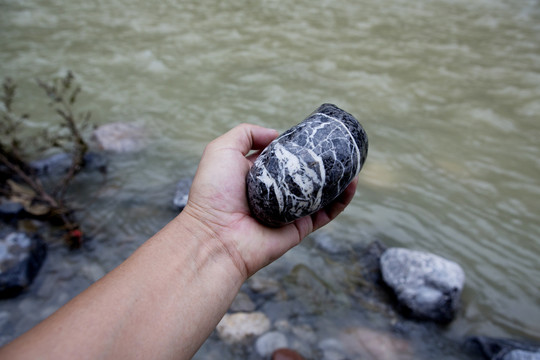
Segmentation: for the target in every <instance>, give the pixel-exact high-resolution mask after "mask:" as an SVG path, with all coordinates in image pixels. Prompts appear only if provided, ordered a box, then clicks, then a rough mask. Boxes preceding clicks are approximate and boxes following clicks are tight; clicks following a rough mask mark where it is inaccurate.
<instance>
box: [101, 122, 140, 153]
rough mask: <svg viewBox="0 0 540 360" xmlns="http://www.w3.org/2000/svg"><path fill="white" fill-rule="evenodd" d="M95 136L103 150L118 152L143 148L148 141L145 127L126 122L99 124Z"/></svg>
mask: <svg viewBox="0 0 540 360" xmlns="http://www.w3.org/2000/svg"><path fill="white" fill-rule="evenodd" d="M94 138H95V139H96V141H97V142H98V144H99V146H100V147H101V148H102V149H103V150H106V151H112V152H118V153H123V152H134V151H138V150H141V149H142V148H143V147H144V145H145V141H146V135H145V132H144V128H143V127H141V126H138V125H135V124H130V123H124V122H116V123H110V124H105V125H101V126H99V127H98V128H97V129H96V130H94Z"/></svg>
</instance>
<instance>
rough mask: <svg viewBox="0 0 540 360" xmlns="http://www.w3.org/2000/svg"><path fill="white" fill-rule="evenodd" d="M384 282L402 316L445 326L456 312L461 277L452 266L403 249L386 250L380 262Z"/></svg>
mask: <svg viewBox="0 0 540 360" xmlns="http://www.w3.org/2000/svg"><path fill="white" fill-rule="evenodd" d="M380 262H381V271H382V276H383V280H384V282H385V283H386V284H387V285H388V286H389V287H390V288H392V290H393V291H394V293H395V295H396V297H397V300H398V302H399V304H400V309H401V310H402V311H403V312H404V314H405V315H410V316H412V317H415V318H419V319H428V320H433V321H436V322H441V323H445V322H449V321H451V320H452V319H453V317H454V315H455V312H456V310H457V307H458V304H459V299H460V296H461V291H462V290H463V285H464V282H465V274H464V272H463V270H462V269H461V267H460V266H459V265H458V264H456V263H455V262H452V261H449V260H447V259H444V258H442V257H440V256H437V255H434V254H429V253H425V252H420V251H414V250H408V249H403V248H390V249H388V250H386V251H385V252H384V253H383V255H382V256H381V259H380Z"/></svg>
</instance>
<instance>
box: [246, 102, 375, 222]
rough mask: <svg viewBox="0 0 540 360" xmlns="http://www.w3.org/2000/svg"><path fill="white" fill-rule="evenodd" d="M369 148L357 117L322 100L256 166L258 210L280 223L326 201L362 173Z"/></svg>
mask: <svg viewBox="0 0 540 360" xmlns="http://www.w3.org/2000/svg"><path fill="white" fill-rule="evenodd" d="M367 151H368V138H367V135H366V133H365V131H364V129H363V128H362V126H361V125H360V123H359V122H358V120H356V119H355V118H354V117H353V116H352V115H351V114H349V113H347V112H345V111H343V110H341V109H340V108H338V107H337V106H335V105H332V104H323V105H321V106H320V107H319V108H318V109H317V110H315V112H314V113H313V114H311V115H310V116H309V117H308V118H306V119H305V120H304V121H302V122H301V123H300V124H298V125H296V126H294V127H292V128H291V129H289V130H288V131H286V132H285V133H283V134H282V135H280V136H279V137H278V138H277V139H275V140H274V141H272V143H270V145H268V146H267V147H266V148H265V149H264V150H263V151H262V152H261V154H260V155H259V157H258V158H257V160H256V161H255V163H254V164H253V166H252V167H251V169H250V171H249V173H248V175H247V179H246V181H247V193H248V202H249V207H250V209H251V211H252V213H253V215H254V216H255V217H256V218H257V219H258V220H259V221H260V222H261V223H263V224H265V225H268V226H273V227H278V226H282V225H285V224H287V223H290V222H292V221H294V220H296V219H299V218H301V217H303V216H306V215H310V214H312V213H314V212H316V211H317V210H319V209H321V208H323V207H325V206H326V205H328V204H329V203H330V202H332V200H334V199H335V198H336V197H338V196H339V195H340V194H341V193H342V192H343V191H344V190H345V188H346V187H347V185H349V183H350V182H351V181H352V180H353V179H354V177H355V176H356V175H358V173H359V172H360V169H361V168H362V166H363V164H364V162H365V160H366V156H367Z"/></svg>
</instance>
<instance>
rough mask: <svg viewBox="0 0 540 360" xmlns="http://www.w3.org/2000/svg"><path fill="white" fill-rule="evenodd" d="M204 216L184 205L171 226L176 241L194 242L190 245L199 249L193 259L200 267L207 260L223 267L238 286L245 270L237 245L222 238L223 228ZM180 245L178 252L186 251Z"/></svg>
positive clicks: (243, 278)
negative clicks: (196, 256)
mask: <svg viewBox="0 0 540 360" xmlns="http://www.w3.org/2000/svg"><path fill="white" fill-rule="evenodd" d="M203 219H205V217H204V216H201V214H199V211H197V210H195V209H193V208H192V207H190V206H186V208H184V210H183V211H182V212H181V213H180V214H179V215H178V216H177V217H176V218H175V219H174V220H173V221H172V222H171V224H170V225H171V226H173V227H174V228H175V230H174V231H175V233H176V234H177V235H176V236H175V237H176V238H177V240H178V238H180V239H181V241H182V242H184V241H188V242H193V246H194V247H196V248H198V251H196V252H195V253H196V254H198V259H196V260H197V262H198V266H199V267H201V268H202V267H204V264H207V263H212V265H213V266H217V267H222V268H223V271H225V272H226V273H227V274H228V275H229V276H230V277H231V279H234V280H235V282H238V283H239V284H240V285H241V284H242V283H243V282H244V281H246V280H247V278H248V274H247V270H246V267H245V265H244V262H243V260H242V258H241V256H240V255H239V253H238V251H237V250H236V248H233V247H232V246H230V244H228V243H227V242H226V241H224V240H223V235H224V233H225V232H226V229H222V228H219V226H218V225H216V224H208V223H207V222H206V221H205V220H203ZM216 227H218V228H216ZM182 248H183V249H180V251H185V247H184V246H182Z"/></svg>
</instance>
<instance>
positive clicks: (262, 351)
mask: <svg viewBox="0 0 540 360" xmlns="http://www.w3.org/2000/svg"><path fill="white" fill-rule="evenodd" d="M287 345H288V341H287V337H286V336H285V335H283V334H282V333H280V332H279V331H270V332H267V333H266V334H264V335H262V336H260V337H259V338H258V339H257V341H256V342H255V349H256V350H257V353H258V354H259V355H260V356H262V357H263V358H267V357H268V356H270V355H271V354H272V353H273V352H274V351H275V350H277V349H281V348H286V347H287Z"/></svg>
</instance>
